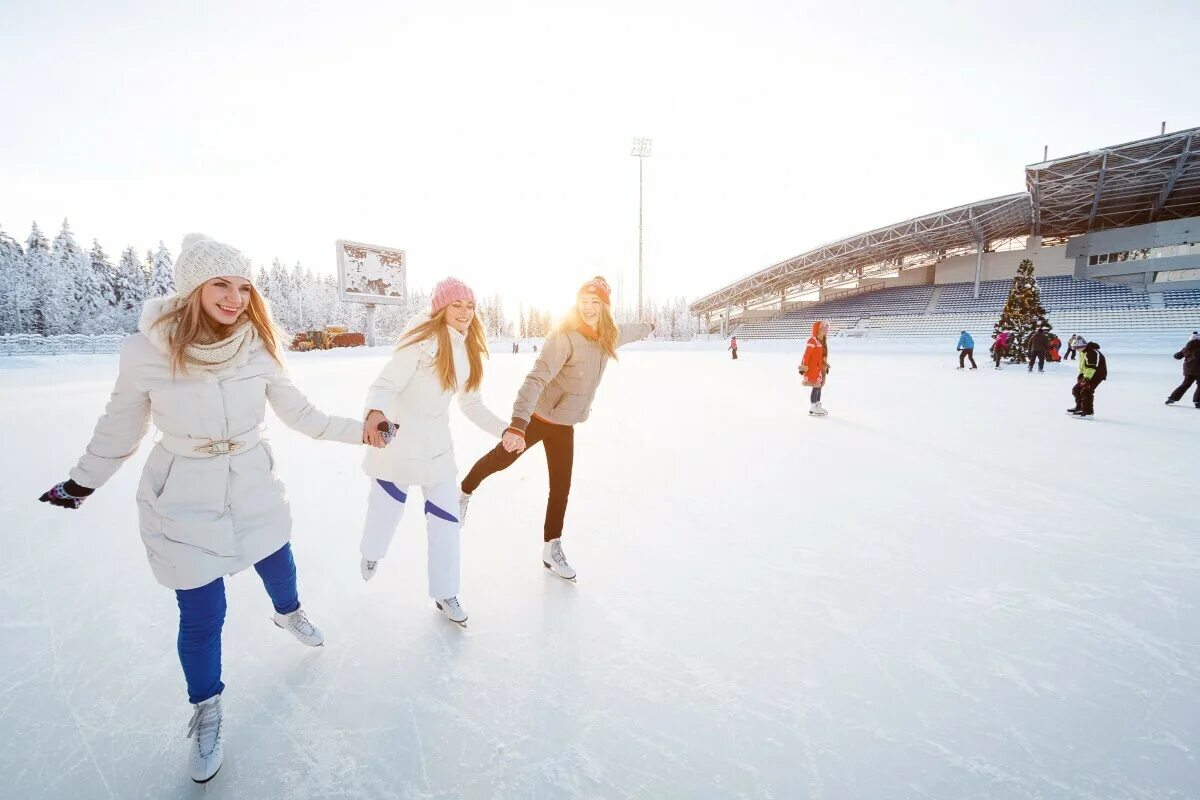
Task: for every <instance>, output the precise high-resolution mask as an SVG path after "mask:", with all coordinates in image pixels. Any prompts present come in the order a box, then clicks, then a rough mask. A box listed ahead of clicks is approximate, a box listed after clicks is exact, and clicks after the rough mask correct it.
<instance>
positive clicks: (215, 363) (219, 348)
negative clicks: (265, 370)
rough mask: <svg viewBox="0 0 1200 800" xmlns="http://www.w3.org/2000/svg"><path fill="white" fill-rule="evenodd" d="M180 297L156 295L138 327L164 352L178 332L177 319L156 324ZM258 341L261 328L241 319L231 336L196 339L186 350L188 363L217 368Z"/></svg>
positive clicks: (201, 367)
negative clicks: (204, 340)
mask: <svg viewBox="0 0 1200 800" xmlns="http://www.w3.org/2000/svg"><path fill="white" fill-rule="evenodd" d="M179 302H180V300H179V299H178V298H177V297H175V296H173V295H172V296H170V297H163V298H154V299H153V300H148V301H146V306H145V308H144V309H143V311H142V319H141V321H140V322H139V323H138V330H140V331H141V332H142V333H143V334H145V336H146V337H147V338H148V339H149V340H150V341H151V342H153V343H154V345H155V346H156V347H158V349H159V350H161V351H163V352H164V353H170V352H171V345H170V342H171V338H172V337H173V336H174V335H175V328H176V327H177V323H175V322H171V321H164V322H161V323H158V324H155V323H156V322H157V321H158V320H159V319H160V318H161V317H163V316H164V315H165V314H168V313H170V312H171V311H173V310H174V309H175V308H177V307H178V304H179ZM257 341H258V332H257V331H256V330H255V329H254V326H253V325H251V324H250V321H249V320H242V322H240V323H239V324H238V325H237V327H235V328H234V329H233V330H232V331H231V332H230V333H229V335H228V336H226V337H225V338H224V339H221V340H220V341H216V342H207V343H199V342H193V343H192V344H190V345H188V346H187V347H186V348H185V349H184V351H183V357H184V361H185V363H186V364H187V365H188V366H189V367H195V368H196V369H200V370H217V369H221V368H222V367H227V366H229V365H230V364H232V363H233V362H234V361H235V360H236V359H238V357H239V356H241V355H242V354H243V353H247V352H249V351H250V348H251V347H252V346H253V345H254V343H255V342H257Z"/></svg>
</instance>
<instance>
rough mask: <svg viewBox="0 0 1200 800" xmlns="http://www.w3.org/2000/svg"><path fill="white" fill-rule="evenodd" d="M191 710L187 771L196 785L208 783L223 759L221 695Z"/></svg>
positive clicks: (188, 730) (188, 731) (198, 704)
mask: <svg viewBox="0 0 1200 800" xmlns="http://www.w3.org/2000/svg"><path fill="white" fill-rule="evenodd" d="M192 708H193V709H194V710H193V711H192V721H191V722H189V723H188V729H187V738H189V739H191V740H192V747H191V754H190V756H189V761H190V763H189V765H188V771H189V772H190V773H191V776H192V780H193V781H195V782H196V783H208V782H209V781H210V780H212V779H213V776H215V775H216V774H217V771H218V770H219V769H221V762H222V761H223V760H224V758H225V755H224V752H223V751H222V748H221V721H222V714H221V695H216V696H215V697H210V698H209V699H207V700H205V701H204V702H203V703H197V704H196V705H194V706H193V707H192Z"/></svg>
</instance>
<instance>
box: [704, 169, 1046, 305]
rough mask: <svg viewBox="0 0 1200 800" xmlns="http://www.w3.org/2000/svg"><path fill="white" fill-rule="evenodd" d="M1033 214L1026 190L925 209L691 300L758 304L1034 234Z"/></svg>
mask: <svg viewBox="0 0 1200 800" xmlns="http://www.w3.org/2000/svg"><path fill="white" fill-rule="evenodd" d="M1031 218H1032V209H1031V207H1030V199H1029V195H1028V194H1026V193H1025V192H1021V193H1019V194H1010V195H1005V196H1004V197H996V198H993V199H991V200H981V201H979V202H977V203H971V204H969V205H965V206H958V207H957V208H950V209H946V210H945V211H938V212H935V213H933V214H926V215H924V216H921V217H916V218H914V219H910V220H905V221H904V222H899V223H897V224H895V225H889V226H887V227H886V228H878V229H876V230H873V231H868V232H867V233H860V234H857V235H855V236H851V237H849V238H846V239H842V240H840V241H837V242H832V243H830V244H826V245H822V246H821V247H818V248H816V249H815V250H810V251H809V252H807V253H802V254H800V255H798V256H796V257H795V258H789V259H788V260H787V261H781V262H780V263H778V264H775V265H773V266H770V267H767V268H766V269H764V270H762V271H760V272H756V273H755V274H753V275H751V276H750V277H748V278H745V279H743V280H740V281H738V282H737V283H734V284H731V285H729V286H726V287H725V288H724V289H721V290H719V291H716V292H713V293H712V294H710V295H708V296H707V297H704V298H701V299H700V300H697V301H696V302H695V303H693V304H692V306H691V309H692V313H694V314H705V313H709V312H713V311H720V310H724V308H725V307H726V306H727V305H736V306H741V305H743V304H746V305H754V304H757V303H759V302H765V301H768V300H776V301H777V300H778V299H779V296H780V294H781V293H785V294H790V293H795V292H798V291H799V292H803V291H806V290H810V289H816V288H819V287H821V286H825V285H836V284H838V283H844V282H846V281H850V280H855V279H859V278H868V277H871V276H873V275H879V274H885V273H890V272H895V271H896V270H897V269H904V268H906V267H915V266H919V265H922V264H931V263H934V262H935V261H938V260H940V259H943V258H945V257H947V256H949V255H956V254H957V253H956V251H960V250H961V251H964V252H967V251H971V250H974V249H975V247H976V246H977V245H978V243H979V242H980V241H982V242H983V243H984V244H985V245H986V244H987V243H988V242H993V241H996V240H998V239H1009V238H1012V237H1016V236H1027V235H1028V234H1029V229H1030V224H1031Z"/></svg>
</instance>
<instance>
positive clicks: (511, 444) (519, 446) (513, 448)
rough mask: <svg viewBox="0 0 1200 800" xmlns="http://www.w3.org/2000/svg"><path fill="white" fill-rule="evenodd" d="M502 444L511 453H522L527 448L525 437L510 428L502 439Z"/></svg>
mask: <svg viewBox="0 0 1200 800" xmlns="http://www.w3.org/2000/svg"><path fill="white" fill-rule="evenodd" d="M500 444H502V445H503V446H504V449H505V450H507V451H508V452H510V453H520V452H521V451H523V450H524V449H525V437H524V436H522V435H521V434H519V433H517V432H516V431H515V430H514V429H512V428H509V429H508V430H506V431H505V432H504V436H503V437H502V438H501V439H500Z"/></svg>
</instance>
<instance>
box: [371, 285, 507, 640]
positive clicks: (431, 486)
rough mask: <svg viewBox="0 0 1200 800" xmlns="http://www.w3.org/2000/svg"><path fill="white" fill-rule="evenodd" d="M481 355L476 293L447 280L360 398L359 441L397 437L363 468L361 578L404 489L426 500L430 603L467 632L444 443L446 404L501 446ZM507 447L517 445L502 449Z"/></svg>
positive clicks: (380, 547)
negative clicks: (485, 394)
mask: <svg viewBox="0 0 1200 800" xmlns="http://www.w3.org/2000/svg"><path fill="white" fill-rule="evenodd" d="M487 355H488V349H487V339H486V338H485V336H484V333H483V325H482V324H480V322H479V318H478V317H477V316H475V295H474V293H473V292H472V291H471V290H470V289H469V288H468V287H467V285H466V284H465V283H463V282H462V281H459V280H456V279H454V278H446V279H445V280H444V281H442V282H441V283H439V284H438V285H437V287H436V288H435V289H434V292H433V301H432V303H431V305H430V309H429V313H427V314H419V315H417V316H416V317H414V318H413V319H412V321H410V322H409V324H408V327H407V328H406V329H405V332H404V333H403V334H401V336H400V344H399V346H398V347H397V348H396V352H395V353H393V354H392V359H391V361H389V362H388V363H387V366H385V367H384V368H383V371H382V372H381V373H379V377H378V378H376V379H375V382H374V383H373V384H371V389H370V391H369V393H368V394H367V407H366V411H367V419H366V430H367V438H368V441H370V442H371V443H372V444H383V443H384V434H383V433H381V432H380V430H379V424H380V423H384V424H385V427H386V424H387V423H389V422H390V423H394V424H395V431H396V434H395V436H396V439H395V441H393V442H391V444H390V445H388V446H387V447H386V448H385V449H382V450H371V451H369V452H368V453H367V455H366V458H365V459H364V460H363V467H364V469H365V470H366V473H367V475H369V476H370V477H371V488H370V492H369V494H368V497H367V519H366V524H365V525H364V527H363V535H362V542H361V545H360V548H359V549H360V551H361V553H362V562H361V565H360V571H361V573H362V577H363V580H367V581H369V580H371V578H373V577H375V574H376V572H377V571H378V570H379V562H380V561H381V560H382V559H383V557H384V556H385V555H387V551H388V545H390V544H391V542H392V537H393V536H394V535H395V534H396V526H397V525H398V524H399V523H400V518H401V517H402V516H404V509H405V506H406V505H407V503H408V494H409V487H411V486H420V487H421V493H422V494H423V495H424V498H425V506H424V511H425V524H426V536H427V539H428V547H429V550H428V553H427V559H428V574H429V596H430V597H432V598H433V600H434V603H435V604H436V605H437V607H438V609H439V610H440V611H441V612H442V613H443V614H445V615H446V616H447V617H448V618H449V619H450V620H451V621H452V622H456V623H458V624H459V625H463V626H464V627H465V625H466V622H467V612H466V611H464V610H463V607H462V604H461V603H460V602H459V600H458V591H459V563H460V556H459V530H460V528H461V527H462V525H461V523H460V514H459V502H458V500H459V498H458V484H457V479H458V467H457V466H456V465H455V463H454V444H453V442H452V441H451V439H450V417H449V414H448V409H449V406H450V398H452V397H453V396H455V395H456V394H457V395H458V405H459V408H461V409H462V412H463V413H464V414H465V415H466V416H467V419H469V420H471V422H473V423H475V424H476V425H478V426H479V427H480V428H481V429H482V430H484V431H486V432H487V433H490V434H491V435H493V436H495V437H496V438H497V439H499V438H500V437H501V436H502V435H503V434H504V430H505V428H507V427H508V425H507V424H506V423H505V422H504V420H502V419H501V418H500V417H498V416H496V415H495V414H493V413H492V412H491V411H489V410H488V408H487V407H486V406H485V405H484V404H483V399H482V397H481V395H480V392H479V387H480V384H481V383H482V382H483V359H484V357H485V356H487ZM508 446H509V447H510V448H512V447H515V446H516V445H515V444H513V443H509V444H508Z"/></svg>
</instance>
